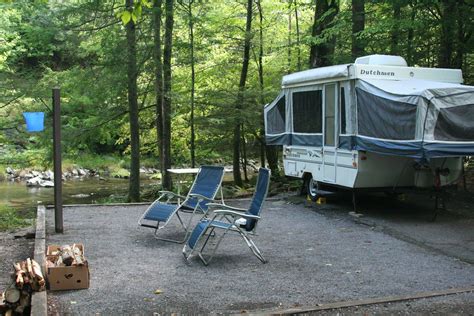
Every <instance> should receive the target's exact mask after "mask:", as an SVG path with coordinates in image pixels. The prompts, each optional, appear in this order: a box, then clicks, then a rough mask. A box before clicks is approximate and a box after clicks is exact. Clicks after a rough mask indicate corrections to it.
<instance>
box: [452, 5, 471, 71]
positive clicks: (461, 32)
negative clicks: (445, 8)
mask: <svg viewBox="0 0 474 316" xmlns="http://www.w3.org/2000/svg"><path fill="white" fill-rule="evenodd" d="M473 9H474V6H468V5H467V4H466V2H465V1H460V3H458V8H457V10H458V12H457V45H456V54H455V57H454V64H453V66H454V67H455V68H458V69H463V67H464V56H465V55H466V46H467V45H468V43H470V39H471V36H472V25H470V24H469V22H468V21H469V17H471V16H472V15H473V13H474V12H473V11H474V10H473ZM469 27H471V32H468V31H467V30H468V29H469ZM464 70H465V69H463V72H464V73H467V71H464Z"/></svg>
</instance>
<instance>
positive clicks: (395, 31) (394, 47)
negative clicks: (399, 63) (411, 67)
mask: <svg viewBox="0 0 474 316" xmlns="http://www.w3.org/2000/svg"><path fill="white" fill-rule="evenodd" d="M392 7H393V21H394V22H393V26H392V30H391V32H390V38H391V41H390V54H392V55H399V53H400V52H399V48H398V45H399V41H400V15H401V4H400V0H393V2H392Z"/></svg>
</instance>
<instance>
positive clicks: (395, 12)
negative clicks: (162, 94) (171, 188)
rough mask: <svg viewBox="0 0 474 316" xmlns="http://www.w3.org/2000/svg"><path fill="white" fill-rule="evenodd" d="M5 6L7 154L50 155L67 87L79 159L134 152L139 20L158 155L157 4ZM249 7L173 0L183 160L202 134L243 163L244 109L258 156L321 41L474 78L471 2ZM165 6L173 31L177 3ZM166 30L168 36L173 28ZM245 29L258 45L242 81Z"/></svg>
mask: <svg viewBox="0 0 474 316" xmlns="http://www.w3.org/2000/svg"><path fill="white" fill-rule="evenodd" d="M155 1H156V0H155ZM160 2H161V1H160ZM163 2H164V1H163ZM356 2H359V3H362V8H363V9H364V12H363V14H364V20H363V29H362V30H358V31H357V32H356V33H353V30H354V28H353V26H354V25H353V19H354V14H353V13H354V12H353V10H352V9H353V4H354V3H356ZM0 3H1V4H0V6H1V11H2V14H1V15H0V43H1V44H0V85H1V89H0V128H1V133H0V143H1V144H2V146H1V148H0V151H1V153H2V155H1V157H0V163H3V164H14V163H17V164H24V165H31V164H36V165H42V166H45V167H46V166H48V165H50V164H51V156H52V154H51V149H50V148H51V143H52V142H51V139H52V128H51V126H52V123H51V119H52V115H51V112H50V111H51V88H53V87H60V88H61V96H62V124H63V125H62V126H63V151H64V154H65V155H66V156H68V157H77V156H80V155H89V154H96V155H118V156H124V157H127V156H129V154H130V146H131V144H130V128H129V116H128V113H129V104H128V94H127V82H128V79H127V62H128V60H127V56H128V55H127V52H128V48H129V47H128V46H127V45H128V44H127V34H126V27H127V25H128V23H131V22H133V23H134V25H135V27H136V30H135V31H136V54H137V55H136V67H137V100H138V110H139V114H138V118H139V139H140V147H139V152H140V156H141V157H142V158H145V159H146V161H148V162H150V161H152V163H153V161H156V165H159V161H160V158H159V157H160V155H161V154H160V152H159V148H158V140H157V139H158V138H157V131H156V126H157V125H156V121H157V116H156V102H157V101H156V100H157V98H156V88H155V72H156V69H155V61H154V58H153V52H154V51H153V49H154V46H153V45H154V24H153V1H151V0H148V1H147V0H140V1H135V3H134V7H133V10H131V11H130V10H126V1H123V0H122V1H115V0H103V1H81V0H69V1H54V0H49V1H48V0H28V1H27V0H19V1H1V2H0ZM132 3H133V1H132ZM247 4H248V1H244V0H229V1H218V0H210V1H198V0H195V1H192V0H181V1H175V2H173V5H174V27H173V31H172V51H171V54H172V55H171V74H172V85H171V92H170V94H169V95H168V97H169V98H170V99H171V100H172V103H171V109H170V110H171V112H170V116H171V154H170V158H171V164H172V165H173V166H189V165H191V155H192V154H191V142H192V143H193V144H194V145H193V147H194V146H195V160H196V164H197V165H201V164H205V163H215V162H216V161H218V162H221V163H231V162H232V157H233V155H234V152H233V149H234V147H233V137H234V126H235V122H236V120H238V122H239V124H241V126H242V130H241V131H242V134H241V135H240V137H241V138H242V146H241V148H240V149H239V150H240V151H241V152H243V151H245V156H248V157H252V158H255V159H259V157H260V155H261V150H260V147H261V144H262V143H261V128H262V124H263V118H262V111H263V106H264V104H265V103H267V102H270V101H271V100H272V99H273V98H274V97H275V96H276V95H277V94H278V91H279V89H280V83H281V78H282V76H283V75H285V74H288V73H291V72H295V71H299V70H305V69H308V68H310V67H312V66H315V64H314V63H312V62H311V61H312V59H311V58H312V57H314V56H311V54H312V52H313V51H315V48H318V47H319V48H321V47H323V48H327V49H326V50H320V51H319V53H320V54H321V52H328V53H326V55H325V56H323V57H324V58H325V62H326V63H327V64H340V63H349V62H353V60H354V57H357V56H354V50H353V46H354V40H356V42H357V45H359V46H358V47H359V50H361V52H363V54H393V55H401V56H403V57H404V58H405V59H406V60H407V62H408V63H409V65H411V66H420V67H446V68H462V70H463V74H464V79H465V83H466V84H473V83H474V73H473V67H474V53H473V49H474V43H473V42H474V41H473V37H472V31H473V23H472V22H473V21H472V20H473V16H474V4H473V3H472V2H471V1H468V0H465V1H462V0H460V1H455V0H451V1H449V0H394V1H377V0H365V1H360V0H358V1H354V0H353V1H344V0H340V1H336V0H317V1H309V0H285V1H283V0H280V1H275V0H261V1H259V0H255V1H252V2H250V4H251V8H252V11H253V12H252V13H253V14H252V24H251V29H250V32H249V33H246V16H247ZM163 7H164V3H163ZM318 7H319V11H318ZM260 14H261V15H260ZM161 17H162V21H161V27H162V28H163V29H164V26H165V25H164V24H165V14H164V13H163V14H162V15H161ZM190 26H192V28H193V32H192V33H191V32H190ZM191 34H192V36H193V40H192V41H190V39H191ZM161 36H162V37H163V38H162V40H161V43H162V44H163V43H164V32H163V31H162V33H161ZM246 37H247V38H248V39H249V40H250V51H249V64H248V74H247V76H246V80H245V81H246V82H245V86H244V88H243V89H242V87H241V86H239V84H240V83H239V79H241V71H242V58H243V55H244V46H245V45H244V44H245V39H246ZM162 44H161V45H162ZM191 44H192V45H191ZM312 48H313V49H312ZM260 49H261V51H260ZM316 51H317V50H316ZM260 54H261V55H260ZM260 61H261V64H260ZM313 61H314V60H313ZM260 67H261V68H260ZM192 68H193V69H192ZM259 73H260V75H263V76H262V78H263V79H262V81H261V80H260V79H261V78H260V77H259ZM192 76H193V77H194V80H191V78H192ZM192 82H193V83H194V84H193V85H192V84H191V83H192ZM236 102H239V104H238V106H236ZM191 104H192V108H191ZM27 111H45V112H46V122H45V126H46V130H45V131H44V132H42V133H35V134H29V133H27V132H26V131H25V128H24V122H23V118H22V113H23V112H27ZM191 113H192V116H191ZM192 127H193V128H194V131H195V132H194V134H195V136H194V139H193V140H191V128H192ZM142 161H143V160H142Z"/></svg>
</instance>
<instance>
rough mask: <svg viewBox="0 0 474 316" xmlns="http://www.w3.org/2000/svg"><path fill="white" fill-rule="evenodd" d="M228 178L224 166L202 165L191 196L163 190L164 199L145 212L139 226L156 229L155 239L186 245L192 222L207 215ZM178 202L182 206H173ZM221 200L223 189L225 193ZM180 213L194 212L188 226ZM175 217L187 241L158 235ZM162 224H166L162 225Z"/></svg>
mask: <svg viewBox="0 0 474 316" xmlns="http://www.w3.org/2000/svg"><path fill="white" fill-rule="evenodd" d="M223 177H224V167H219V166H201V168H200V169H199V172H198V174H197V175H196V178H195V179H194V183H193V185H192V187H191V189H190V190H189V193H188V195H187V196H186V197H185V196H181V195H178V194H175V193H173V192H170V191H160V193H161V195H160V197H159V198H158V199H157V200H156V201H155V202H153V203H152V204H151V205H150V207H148V209H147V210H146V211H145V213H144V214H143V215H142V217H141V218H140V219H139V220H138V224H139V225H140V226H143V227H149V228H154V229H155V238H157V239H160V240H165V241H171V242H176V243H183V242H185V241H186V238H187V236H188V227H189V225H190V224H191V220H192V218H193V216H194V214H196V213H201V214H206V212H207V211H208V204H209V202H212V201H214V198H215V196H216V194H217V191H218V190H219V188H220V186H221V183H222V178H223ZM174 200H178V201H179V200H180V201H181V202H180V203H176V202H175V203H172V201H174ZM221 201H224V200H223V197H222V190H221ZM180 212H184V213H191V215H190V216H189V220H188V223H187V224H184V222H183V219H182V218H181V216H180V215H179V213H180ZM173 215H176V217H177V218H178V220H179V223H180V224H181V226H182V227H183V229H184V233H185V234H184V238H183V239H182V240H175V239H167V238H161V237H159V236H157V233H158V231H159V230H160V229H163V228H165V227H166V225H167V224H168V223H169V222H170V220H171V219H172V218H173ZM160 223H161V224H162V225H161V226H160Z"/></svg>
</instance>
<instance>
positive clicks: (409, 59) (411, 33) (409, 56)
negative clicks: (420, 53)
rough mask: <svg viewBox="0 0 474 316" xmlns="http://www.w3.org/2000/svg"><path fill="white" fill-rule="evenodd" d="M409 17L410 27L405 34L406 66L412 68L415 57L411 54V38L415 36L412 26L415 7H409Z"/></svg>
mask: <svg viewBox="0 0 474 316" xmlns="http://www.w3.org/2000/svg"><path fill="white" fill-rule="evenodd" d="M410 7H411V17H410V26H409V28H408V34H407V62H408V66H413V64H414V59H415V56H414V54H413V38H414V36H415V30H414V27H413V25H415V17H416V6H415V5H411V6H410Z"/></svg>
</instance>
